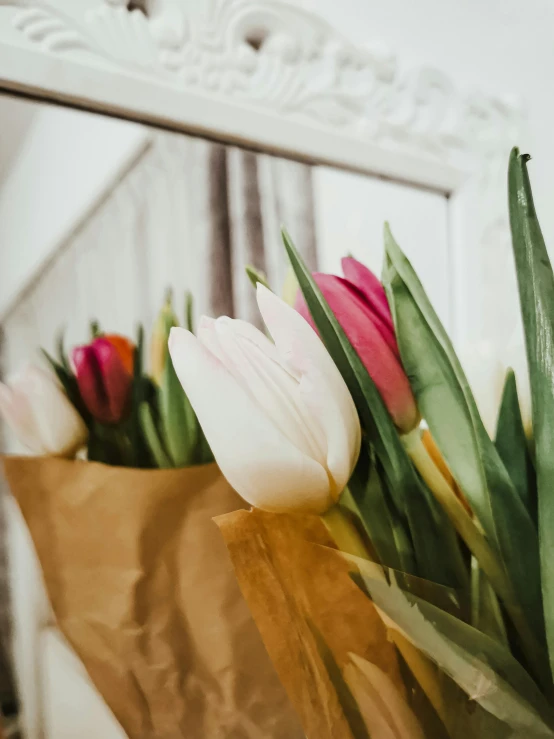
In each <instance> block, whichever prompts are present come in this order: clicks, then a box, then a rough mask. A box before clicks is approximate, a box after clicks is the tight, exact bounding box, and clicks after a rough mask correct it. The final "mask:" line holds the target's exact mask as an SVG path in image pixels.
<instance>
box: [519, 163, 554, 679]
mask: <svg viewBox="0 0 554 739" xmlns="http://www.w3.org/2000/svg"><path fill="white" fill-rule="evenodd" d="M528 159H529V157H528V156H527V155H521V156H520V154H519V151H518V149H513V150H512V153H511V155H510V164H509V169H508V196H509V197H508V200H509V206H510V225H511V229H512V242H513V250H514V257H515V263H516V272H517V279H518V286H519V299H520V307H521V315H522V318H523V326H524V329H525V340H526V347H527V360H528V364H529V379H530V383H531V398H532V406H533V434H534V438H535V466H536V470H537V491H538V528H539V541H540V560H541V578H542V593H543V598H544V615H545V621H546V636H547V641H548V651H549V656H550V665H551V669H552V670H553V671H554V565H553V563H554V494H553V491H554V274H553V272H552V266H551V264H550V259H549V257H548V252H547V250H546V245H545V243H544V239H543V236H542V233H541V229H540V226H539V222H538V218H537V213H536V211H535V206H534V203H533V195H532V192H531V183H530V181H529V175H528V172H527V161H528ZM520 541H521V542H524V545H523V546H520V547H519V550H520V552H523V551H525V550H526V549H527V540H526V539H524V538H522V539H520ZM537 572H538V566H537Z"/></svg>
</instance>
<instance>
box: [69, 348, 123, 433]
mask: <svg viewBox="0 0 554 739" xmlns="http://www.w3.org/2000/svg"><path fill="white" fill-rule="evenodd" d="M117 339H118V342H115V341H114V340H113V337H108V336H101V337H100V338H98V339H95V340H94V341H92V342H91V343H90V344H87V345H86V346H79V347H76V348H75V349H74V350H73V354H72V363H73V370H74V372H75V376H76V378H77V384H78V385H79V391H80V393H81V397H82V399H83V401H84V403H85V405H86V407H87V408H88V410H89V411H90V413H91V414H92V415H93V416H94V418H96V420H98V421H100V422H101V423H105V424H116V423H119V421H121V420H122V419H123V418H124V417H125V416H126V415H127V413H128V411H129V406H130V401H131V387H132V381H133V371H132V360H131V362H130V363H129V362H128V361H127V355H129V351H126V352H125V353H123V352H122V350H121V346H120V344H121V343H122V341H126V342H127V340H126V339H125V340H124V339H123V337H117ZM127 343H129V345H130V342H127Z"/></svg>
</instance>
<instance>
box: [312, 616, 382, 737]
mask: <svg viewBox="0 0 554 739" xmlns="http://www.w3.org/2000/svg"><path fill="white" fill-rule="evenodd" d="M308 626H309V627H310V630H311V632H312V634H313V636H314V639H315V643H316V645H317V651H318V652H319V656H320V657H321V659H322V660H323V664H324V665H325V669H326V670H327V674H328V675H329V679H330V681H331V683H332V685H333V687H334V689H335V692H336V694H337V698H338V701H339V703H340V707H341V708H342V712H343V713H344V717H345V719H346V721H347V723H348V726H349V727H350V731H351V732H352V737H353V739H371V737H370V736H369V732H368V730H367V727H366V725H365V721H364V719H363V717H362V714H361V713H360V709H359V707H358V704H357V703H356V699H355V698H354V696H353V695H352V691H351V690H350V688H349V687H348V683H347V682H346V680H345V679H344V677H343V675H342V672H341V669H340V667H339V665H338V663H337V661H336V659H335V655H334V654H333V652H332V651H331V649H330V648H329V646H328V645H327V643H326V641H325V639H324V638H323V636H322V635H321V633H320V632H319V631H318V629H317V628H316V626H315V624H313V623H312V622H311V621H308Z"/></svg>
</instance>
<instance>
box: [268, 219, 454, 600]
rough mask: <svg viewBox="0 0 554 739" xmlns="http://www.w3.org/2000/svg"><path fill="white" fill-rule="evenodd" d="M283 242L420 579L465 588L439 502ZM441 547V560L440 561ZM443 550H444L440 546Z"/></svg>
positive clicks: (332, 318) (337, 327)
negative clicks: (406, 533) (404, 525)
mask: <svg viewBox="0 0 554 739" xmlns="http://www.w3.org/2000/svg"><path fill="white" fill-rule="evenodd" d="M282 235H283V241H284V244H285V248H286V250H287V254H288V256H289V259H290V263H291V265H292V268H293V270H294V272H295V274H296V277H297V279H298V284H299V285H300V289H301V290H302V293H303V295H304V298H305V300H306V303H307V305H308V308H309V310H310V313H311V315H312V317H313V319H314V322H315V324H316V326H317V328H318V331H319V334H320V336H321V339H322V340H323V343H324V344H325V346H326V347H327V350H328V351H329V353H330V355H331V357H332V358H333V360H334V362H335V364H336V365H337V367H338V369H339V371H340V373H341V375H342V376H343V378H344V380H345V382H346V384H347V386H348V389H349V390H350V393H351V395H352V397H353V399H354V403H355V404H356V408H357V410H358V413H359V415H360V419H361V422H362V426H363V427H364V428H365V430H366V431H367V433H368V435H369V438H370V440H371V442H372V444H373V445H374V447H375V450H376V453H377V456H378V457H379V459H380V461H381V464H382V466H383V470H384V473H385V475H386V478H387V487H388V489H389V490H390V492H391V495H394V497H395V501H394V502H395V506H396V508H397V510H398V512H399V514H400V515H402V516H404V517H405V519H406V520H407V522H408V526H409V530H410V535H411V538H412V541H413V546H414V551H415V558H416V562H417V568H418V569H417V573H412V574H419V575H420V576H421V577H425V578H426V579H429V580H434V581H436V582H440V583H443V584H447V585H454V586H458V585H460V581H459V580H458V578H457V575H456V573H457V562H456V552H452V550H451V547H452V546H454V545H455V541H456V540H455V538H452V539H450V540H449V539H447V537H446V536H445V531H446V529H448V527H449V526H450V524H449V522H448V521H447V520H445V519H444V517H442V518H441V513H442V512H441V511H438V510H437V509H436V508H434V507H433V506H434V499H432V496H431V494H430V493H429V491H428V490H427V488H426V487H425V486H424V485H423V483H422V481H421V480H420V478H419V477H418V475H417V474H416V472H415V470H414V468H413V466H412V464H411V461H410V459H409V458H408V455H407V453H406V451H405V449H404V447H403V445H402V443H401V441H400V439H399V437H398V432H397V430H396V428H395V426H394V424H393V422H392V419H391V417H390V415H389V413H388V411H387V408H386V406H385V404H384V402H383V400H382V398H381V395H380V394H379V391H378V390H377V388H376V386H375V383H374V382H373V380H372V379H371V377H370V375H369V373H368V371H367V369H366V368H365V366H364V364H363V362H362V361H361V359H360V357H359V356H358V354H357V353H356V351H355V349H354V348H353V347H352V345H351V343H350V341H349V340H348V337H347V336H346V334H345V332H344V331H343V329H342V327H341V325H340V324H339V322H338V321H337V319H336V317H335V315H334V314H333V311H332V310H331V308H330V307H329V305H328V303H327V301H326V300H325V298H324V297H323V295H322V293H321V291H320V290H319V288H318V286H317V285H316V283H315V281H314V279H313V277H312V275H311V273H310V271H309V270H308V268H307V267H306V264H305V263H304V261H303V260H302V257H301V256H300V254H299V253H298V251H297V249H296V248H295V246H294V244H293V243H292V241H291V239H290V236H289V235H288V233H287V232H286V231H285V230H283V231H282ZM437 542H441V543H442V544H443V545H444V546H443V547H441V554H442V556H441V557H437V546H438V545H437ZM439 546H440V544H439Z"/></svg>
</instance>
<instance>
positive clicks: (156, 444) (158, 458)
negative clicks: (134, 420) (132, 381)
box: [139, 401, 173, 469]
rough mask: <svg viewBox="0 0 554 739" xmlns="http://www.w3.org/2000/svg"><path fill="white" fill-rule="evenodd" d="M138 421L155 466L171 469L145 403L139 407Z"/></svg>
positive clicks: (149, 410)
mask: <svg viewBox="0 0 554 739" xmlns="http://www.w3.org/2000/svg"><path fill="white" fill-rule="evenodd" d="M139 420H140V424H141V428H142V432H143V434H144V437H145V439H146V442H147V444H148V447H149V449H150V452H151V454H152V456H153V457H154V460H155V462H156V466H157V467H158V468H159V469H168V468H169V467H173V464H172V462H171V460H170V459H169V457H168V456H167V454H166V452H165V449H164V448H163V444H162V440H161V439H160V437H159V435H158V431H157V429H156V424H155V422H154V417H153V415H152V409H151V408H150V405H149V404H148V403H147V402H146V401H144V402H143V403H141V405H140V408H139Z"/></svg>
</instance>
